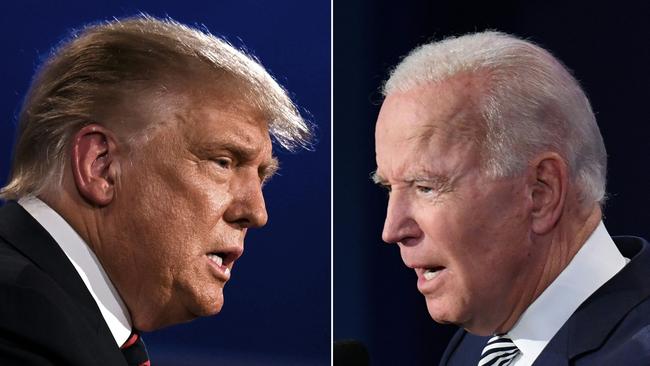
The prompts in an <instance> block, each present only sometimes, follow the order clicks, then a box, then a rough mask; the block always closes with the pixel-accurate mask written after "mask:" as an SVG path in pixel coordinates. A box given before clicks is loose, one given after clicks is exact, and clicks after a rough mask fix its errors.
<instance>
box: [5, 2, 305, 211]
mask: <svg viewBox="0 0 650 366" xmlns="http://www.w3.org/2000/svg"><path fill="white" fill-rule="evenodd" d="M197 65H198V66H197ZM197 67H199V68H202V69H204V70H208V71H209V72H214V73H215V75H226V76H229V77H230V78H231V79H233V80H235V81H236V82H237V85H239V88H238V92H241V93H242V95H241V96H240V97H241V98H245V99H246V101H247V102H248V103H250V104H251V105H252V106H253V107H255V108H257V109H259V110H260V111H262V112H264V115H265V116H267V117H268V119H269V133H270V134H271V136H272V138H273V139H274V140H275V142H276V143H277V144H279V145H280V146H281V147H283V148H285V149H287V150H290V151H291V150H294V149H296V148H301V147H304V148H308V147H309V146H310V139H311V127H310V125H309V124H308V123H307V122H306V121H305V120H304V119H303V118H302V117H301V115H300V113H299V111H298V109H297V107H296V106H295V104H294V103H293V102H292V101H291V98H290V97H289V96H288V95H287V92H286V91H285V89H284V88H283V87H282V86H280V85H279V84H278V83H277V82H276V80H275V79H274V78H273V77H272V76H271V75H270V74H269V73H268V72H267V71H266V70H265V69H264V67H262V66H261V65H260V63H259V62H258V61H257V60H256V59H255V58H254V57H252V56H250V55H248V54H247V53H246V52H244V51H242V50H238V49H236V48H235V47H233V46H232V45H230V44H229V43H228V42H226V41H225V40H223V39H221V38H218V37H216V36H214V35H212V34H210V33H208V32H207V31H201V30H198V29H196V28H192V27H188V26H186V25H183V24H180V23H178V22H176V21H174V20H172V19H169V18H166V19H158V18H154V17H152V16H149V15H146V14H140V15H138V16H135V17H130V18H125V19H121V20H120V19H115V20H111V21H106V22H101V23H96V24H91V25H88V26H86V27H84V28H82V29H81V30H79V31H77V32H75V33H73V34H72V35H71V37H70V38H69V39H67V40H66V41H64V42H62V43H61V45H59V46H58V47H56V48H55V49H54V50H53V51H52V54H51V55H50V57H49V58H48V59H47V60H46V61H45V62H44V63H43V65H42V66H41V67H40V69H39V70H38V72H37V73H36V76H35V77H34V80H33V81H32V84H31V86H30V89H29V91H28V93H27V96H26V98H25V101H24V104H23V107H22V110H21V112H20V116H19V125H18V133H17V139H16V144H15V147H14V153H13V164H12V169H11V172H10V176H9V181H8V183H7V185H6V186H5V187H3V188H2V189H0V198H3V199H18V198H20V197H23V196H26V195H30V194H31V195H38V194H40V193H42V192H43V191H44V190H45V189H46V188H47V187H48V186H50V185H57V184H60V182H61V179H62V176H63V169H64V166H65V161H66V159H67V150H68V147H69V143H70V140H71V139H72V137H73V136H74V134H75V133H76V132H77V131H78V130H79V129H80V128H82V127H83V126H85V125H87V124H90V123H100V124H101V123H103V121H101V120H96V115H97V114H98V113H99V112H98V111H99V110H105V109H106V108H107V105H106V104H112V103H113V102H115V101H119V100H124V99H126V98H132V97H134V96H135V95H136V94H137V93H138V92H142V91H144V90H146V89H147V88H152V87H154V85H155V84H156V83H159V82H160V81H161V80H162V79H164V78H169V77H170V75H169V74H174V73H176V74H178V76H186V77H187V78H188V79H191V77H192V74H193V73H195V71H197V70H193V68H197ZM188 74H189V75H188ZM197 76H198V75H195V78H196V77H197ZM171 77H173V75H172V76H171ZM240 89H241V90H240ZM147 127H151V126H142V127H140V130H139V131H140V132H141V133H147V131H148V130H150V129H149V128H147Z"/></svg>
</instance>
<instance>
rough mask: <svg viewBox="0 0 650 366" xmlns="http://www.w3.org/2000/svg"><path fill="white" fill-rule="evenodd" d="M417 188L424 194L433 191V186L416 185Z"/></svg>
mask: <svg viewBox="0 0 650 366" xmlns="http://www.w3.org/2000/svg"><path fill="white" fill-rule="evenodd" d="M415 189H416V190H417V191H418V193H422V194H429V193H432V192H433V188H431V187H427V186H422V185H417V186H415Z"/></svg>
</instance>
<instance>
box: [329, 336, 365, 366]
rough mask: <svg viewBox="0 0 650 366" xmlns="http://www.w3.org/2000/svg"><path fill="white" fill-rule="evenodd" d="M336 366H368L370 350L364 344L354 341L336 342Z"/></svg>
mask: <svg viewBox="0 0 650 366" xmlns="http://www.w3.org/2000/svg"><path fill="white" fill-rule="evenodd" d="M334 365H335V366H368V365H369V356H368V350H367V349H366V346H364V345H363V343H361V342H359V341H355V340H352V339H349V340H343V341H336V342H334Z"/></svg>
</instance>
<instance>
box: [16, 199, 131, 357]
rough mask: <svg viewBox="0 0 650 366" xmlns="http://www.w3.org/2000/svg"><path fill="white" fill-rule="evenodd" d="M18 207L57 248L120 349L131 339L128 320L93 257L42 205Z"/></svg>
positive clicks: (28, 203) (25, 201)
mask: <svg viewBox="0 0 650 366" xmlns="http://www.w3.org/2000/svg"><path fill="white" fill-rule="evenodd" d="M18 204H20V205H21V206H22V207H23V208H24V209H25V210H26V211H27V212H28V213H29V214H30V215H31V216H32V217H33V218H34V219H35V220H36V221H38V223H39V224H41V226H43V228H45V230H47V232H48V233H49V234H50V236H51V237H52V238H54V241H56V243H57V244H59V246H60V247H61V249H62V250H63V252H64V253H65V255H66V256H67V257H68V259H69V260H70V262H72V265H73V266H74V268H75V269H76V270H77V273H79V276H80V277H81V279H82V280H83V282H84V284H85V285H86V287H87V288H88V291H89V292H90V294H91V295H92V297H93V299H95V302H96V303H97V306H98V307H99V311H101V313H102V316H103V317H104V320H105V321H106V324H108V328H109V329H110V330H111V333H112V334H113V338H115V343H117V345H118V347H119V346H122V345H123V344H124V342H126V340H127V339H128V338H129V336H130V335H131V329H132V326H131V316H130V314H129V311H128V309H127V308H126V305H124V302H123V301H122V299H121V298H120V295H119V294H118V293H117V290H116V289H115V287H114V286H113V284H112V283H111V280H110V279H109V278H108V276H107V275H106V272H104V268H103V267H102V265H101V263H100V262H99V260H98V259H97V257H96V256H95V253H93V251H92V250H91V249H90V248H89V247H88V245H87V244H86V242H85V241H84V240H83V239H82V238H81V237H80V236H79V234H77V232H76V231H75V230H74V229H73V228H72V227H71V226H70V224H68V223H67V222H66V221H65V220H64V219H63V217H61V216H60V215H59V214H58V213H57V212H56V211H54V210H53V209H52V208H50V207H49V206H48V205H47V204H45V202H43V201H41V200H40V199H38V198H36V197H25V198H21V199H20V200H19V201H18Z"/></svg>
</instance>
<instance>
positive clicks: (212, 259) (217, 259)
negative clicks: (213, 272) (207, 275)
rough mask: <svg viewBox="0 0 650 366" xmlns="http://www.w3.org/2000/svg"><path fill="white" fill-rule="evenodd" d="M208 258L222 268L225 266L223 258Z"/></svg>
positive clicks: (213, 255) (211, 256)
mask: <svg viewBox="0 0 650 366" xmlns="http://www.w3.org/2000/svg"><path fill="white" fill-rule="evenodd" d="M208 258H210V260H211V261H213V262H214V263H216V264H217V265H218V266H221V265H222V264H223V258H221V257H220V256H218V255H216V254H208Z"/></svg>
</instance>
